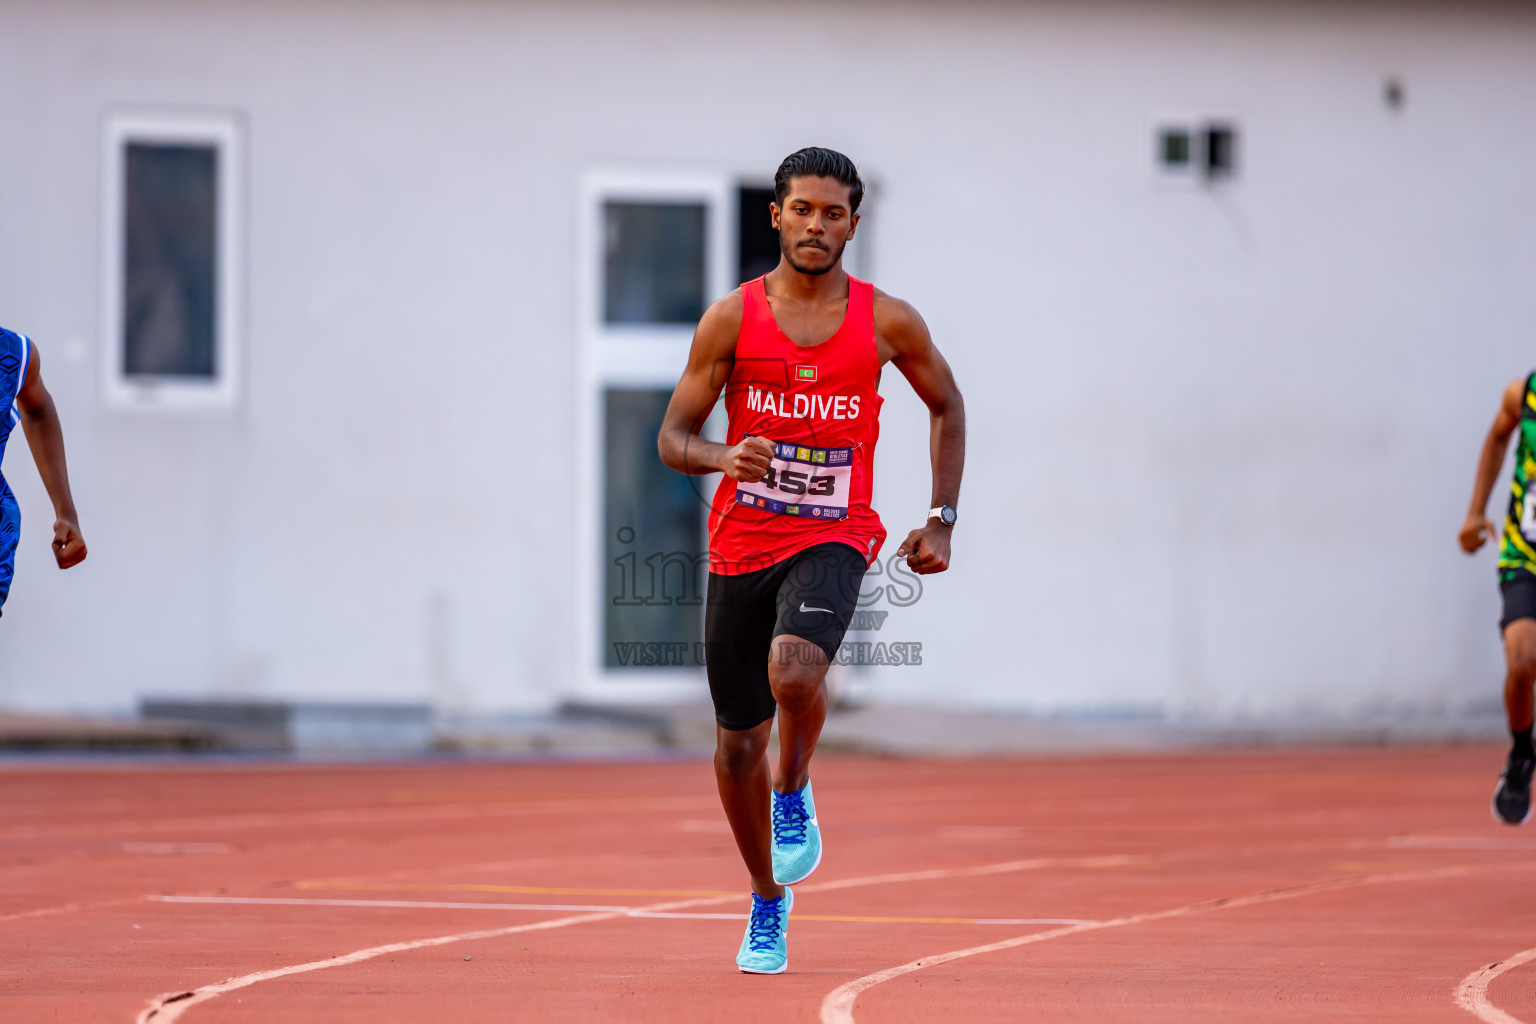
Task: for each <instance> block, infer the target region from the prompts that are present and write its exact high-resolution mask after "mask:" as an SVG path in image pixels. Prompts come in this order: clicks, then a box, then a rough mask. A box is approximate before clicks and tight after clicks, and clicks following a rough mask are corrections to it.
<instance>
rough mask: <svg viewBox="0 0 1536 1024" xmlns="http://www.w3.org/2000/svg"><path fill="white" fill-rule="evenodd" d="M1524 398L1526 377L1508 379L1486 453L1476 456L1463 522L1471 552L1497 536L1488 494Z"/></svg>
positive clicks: (1465, 547)
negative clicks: (1491, 517) (1474, 478)
mask: <svg viewBox="0 0 1536 1024" xmlns="http://www.w3.org/2000/svg"><path fill="white" fill-rule="evenodd" d="M1523 401H1525V378H1524V377H1520V378H1517V379H1515V380H1512V381H1510V382H1509V386H1508V387H1506V388H1505V389H1504V397H1503V398H1502V399H1501V400H1500V402H1499V414H1498V415H1497V416H1495V417H1494V418H1493V426H1491V427H1489V428H1488V436H1487V437H1486V438H1484V439H1483V453H1482V455H1481V456H1480V457H1479V458H1478V460H1477V479H1476V481H1475V482H1474V483H1473V485H1472V504H1471V505H1470V506H1468V508H1467V518H1466V521H1465V522H1463V523H1462V524H1461V536H1460V538H1459V539H1460V541H1461V550H1463V551H1465V552H1466V553H1467V554H1469V555H1470V554H1472V553H1473V552H1474V551H1476V550H1477V549H1478V548H1480V547H1482V546H1483V543H1484V542H1485V541H1489V540H1496V539H1498V536H1499V533H1498V530H1497V529H1496V528H1495V527H1494V525H1493V524H1492V523H1490V522H1489V521H1488V496H1489V495H1490V494H1492V493H1493V485H1494V482H1495V481H1497V480H1498V478H1499V469H1500V468H1501V467H1502V466H1503V465H1504V453H1505V451H1507V450H1508V448H1509V437H1510V435H1511V434H1513V433H1514V432H1515V428H1517V427H1519V426H1520V403H1521V402H1523Z"/></svg>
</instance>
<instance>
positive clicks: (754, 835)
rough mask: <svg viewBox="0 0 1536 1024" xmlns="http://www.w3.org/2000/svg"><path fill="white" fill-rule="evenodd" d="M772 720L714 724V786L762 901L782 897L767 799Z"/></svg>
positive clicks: (754, 887) (782, 889)
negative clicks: (751, 724)
mask: <svg viewBox="0 0 1536 1024" xmlns="http://www.w3.org/2000/svg"><path fill="white" fill-rule="evenodd" d="M772 728H773V719H771V718H770V719H769V720H768V721H766V722H764V723H762V724H761V725H758V726H756V727H754V728H751V729H727V728H725V727H724V726H723V725H719V724H716V725H715V783H716V784H717V785H718V786H719V787H720V803H721V805H722V806H723V807H724V808H725V817H726V820H727V821H729V822H730V823H731V833H732V834H733V835H734V836H735V837H736V848H737V849H738V850H740V851H741V859H742V860H743V861H744V862H745V863H746V865H747V873H748V874H749V875H751V876H752V891H753V892H755V893H757V894H758V895H759V896H761V897H763V898H764V899H769V900H771V899H777V898H778V897H780V896H782V895H784V887H783V886H782V885H780V884H779V883H778V882H775V881H774V880H773V853H772V845H771V844H772V841H773V829H772V826H771V824H770V819H771V817H772V812H771V811H770V810H769V798H768V734H769V731H770V730H771V729H772Z"/></svg>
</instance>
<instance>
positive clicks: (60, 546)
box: [16, 342, 85, 569]
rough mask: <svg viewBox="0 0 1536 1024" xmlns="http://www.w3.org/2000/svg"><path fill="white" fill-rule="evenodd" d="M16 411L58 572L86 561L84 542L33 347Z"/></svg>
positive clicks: (55, 414) (54, 414) (55, 415)
mask: <svg viewBox="0 0 1536 1024" xmlns="http://www.w3.org/2000/svg"><path fill="white" fill-rule="evenodd" d="M16 408H17V409H18V410H19V411H20V412H21V425H22V429H24V430H25V431H26V433H27V447H29V448H31V449H32V458H33V460H34V461H35V462H36V463H37V473H38V475H39V476H41V477H42V478H43V487H44V488H46V489H47V491H48V497H49V499H50V500H51V501H52V502H53V519H54V523H53V557H54V560H55V561H57V562H58V563H59V568H60V569H68V568H69V567H70V566H72V565H78V564H80V563H81V562H83V561H85V538H84V537H82V536H81V535H80V523H79V517H78V516H77V515H76V513H75V499H74V496H73V495H72V494H71V493H70V490H69V468H68V467H67V466H66V465H65V462H64V428H63V427H62V426H61V425H60V423H59V411H58V409H57V408H55V407H54V404H53V396H52V395H50V394H49V393H48V389H47V388H46V387H44V386H43V361H42V358H41V357H40V356H39V354H38V351H37V343H36V342H33V343H32V359H31V361H30V363H29V364H28V366H27V376H26V379H25V380H23V381H22V382H21V390H20V391H18V392H17V393H16Z"/></svg>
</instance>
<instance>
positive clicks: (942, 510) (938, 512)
mask: <svg viewBox="0 0 1536 1024" xmlns="http://www.w3.org/2000/svg"><path fill="white" fill-rule="evenodd" d="M934 516H938V517H939V522H941V523H943V524H944V525H945V526H954V525H955V506H953V505H940V506H939V507H938V508H931V509H929V510H928V518H929V519H932V518H933V517H934Z"/></svg>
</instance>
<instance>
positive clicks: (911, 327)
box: [875, 288, 928, 348]
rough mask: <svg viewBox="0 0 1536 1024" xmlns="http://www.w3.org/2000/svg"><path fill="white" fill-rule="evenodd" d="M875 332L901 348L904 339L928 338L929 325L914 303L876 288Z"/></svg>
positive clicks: (918, 340) (916, 340)
mask: <svg viewBox="0 0 1536 1024" xmlns="http://www.w3.org/2000/svg"><path fill="white" fill-rule="evenodd" d="M875 333H876V334H878V335H879V336H880V337H882V338H884V339H885V340H886V341H889V342H890V343H891V344H893V345H896V346H897V347H898V348H899V347H901V346H902V342H904V341H914V342H921V341H923V340H926V339H927V338H928V325H927V324H926V323H925V322H924V321H923V317H922V314H921V313H919V312H918V311H917V307H916V306H914V305H912V303H910V302H908V301H906V300H905V299H898V298H897V297H896V296H894V295H890V294H887V293H886V292H883V291H881V290H880V289H879V288H876V289H875Z"/></svg>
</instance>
